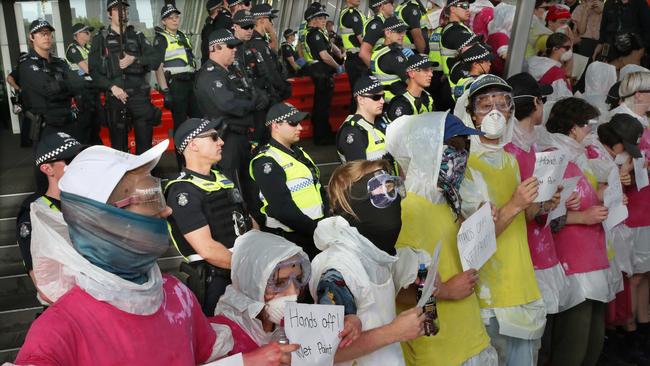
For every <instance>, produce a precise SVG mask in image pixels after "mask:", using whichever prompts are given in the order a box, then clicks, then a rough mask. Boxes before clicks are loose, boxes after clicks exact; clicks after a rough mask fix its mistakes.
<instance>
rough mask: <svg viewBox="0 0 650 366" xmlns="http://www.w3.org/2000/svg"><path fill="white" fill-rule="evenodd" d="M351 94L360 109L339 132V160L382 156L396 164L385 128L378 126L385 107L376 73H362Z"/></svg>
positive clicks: (374, 158) (337, 142) (378, 157)
mask: <svg viewBox="0 0 650 366" xmlns="http://www.w3.org/2000/svg"><path fill="white" fill-rule="evenodd" d="M352 96H353V97H354V98H355V99H356V100H357V109H356V111H355V113H354V114H351V115H349V116H348V117H347V118H346V119H345V122H343V125H341V128H339V132H338V133H337V135H336V150H337V152H338V153H339V159H341V162H343V163H346V162H349V161H353V160H379V159H386V160H389V161H391V162H393V163H394V160H393V158H392V157H391V156H390V154H389V153H388V152H387V151H386V147H385V140H386V136H385V129H383V128H382V127H383V126H379V125H378V122H379V121H380V118H379V117H380V116H381V114H382V113H383V108H384V88H383V87H382V86H381V83H380V82H379V80H377V78H376V77H374V76H369V75H363V76H361V77H360V78H359V80H357V83H356V84H354V89H352ZM393 165H394V164H393ZM396 171H397V170H395V172H396Z"/></svg>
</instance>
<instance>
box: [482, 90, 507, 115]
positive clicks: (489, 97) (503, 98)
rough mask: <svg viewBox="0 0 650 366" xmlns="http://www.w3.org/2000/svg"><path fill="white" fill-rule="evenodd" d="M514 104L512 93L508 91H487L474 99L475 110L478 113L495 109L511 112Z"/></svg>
mask: <svg viewBox="0 0 650 366" xmlns="http://www.w3.org/2000/svg"><path fill="white" fill-rule="evenodd" d="M513 106H514V104H513V102H512V95H511V94H510V93H508V92H492V93H486V94H482V95H479V96H478V97H476V99H475V100H474V112H476V114H478V115H486V114H488V113H490V111H491V110H493V109H497V110H499V111H500V112H502V113H506V112H510V111H511V110H512V107H513Z"/></svg>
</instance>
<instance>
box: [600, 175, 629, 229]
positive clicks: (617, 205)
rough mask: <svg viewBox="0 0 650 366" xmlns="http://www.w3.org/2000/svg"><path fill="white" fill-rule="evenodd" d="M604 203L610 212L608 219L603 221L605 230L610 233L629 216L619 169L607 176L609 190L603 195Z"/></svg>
mask: <svg viewBox="0 0 650 366" xmlns="http://www.w3.org/2000/svg"><path fill="white" fill-rule="evenodd" d="M603 203H604V204H605V207H607V209H608V210H609V212H608V214H607V218H606V219H605V221H603V228H605V230H606V231H610V230H611V229H612V228H614V226H616V225H618V224H620V223H621V222H623V220H625V219H627V216H628V212H627V207H626V206H625V205H624V204H623V186H622V185H621V180H620V178H619V173H618V169H612V171H610V172H609V176H607V189H605V192H604V194H603Z"/></svg>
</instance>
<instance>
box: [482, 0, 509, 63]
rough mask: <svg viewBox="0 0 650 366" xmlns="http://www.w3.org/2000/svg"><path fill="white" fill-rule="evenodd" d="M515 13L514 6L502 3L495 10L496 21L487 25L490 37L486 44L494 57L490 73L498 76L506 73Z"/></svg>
mask: <svg viewBox="0 0 650 366" xmlns="http://www.w3.org/2000/svg"><path fill="white" fill-rule="evenodd" d="M515 11H516V7H515V6H514V5H510V4H505V3H501V4H499V5H497V6H496V7H495V8H494V19H492V21H491V22H490V23H488V25H487V30H488V35H487V39H486V41H485V42H486V43H487V44H488V45H489V46H490V47H491V48H492V55H493V59H492V66H491V67H490V73H492V74H494V75H497V76H502V75H503V72H504V71H505V65H506V60H507V59H508V45H509V44H510V33H511V32H512V24H513V23H514V21H515Z"/></svg>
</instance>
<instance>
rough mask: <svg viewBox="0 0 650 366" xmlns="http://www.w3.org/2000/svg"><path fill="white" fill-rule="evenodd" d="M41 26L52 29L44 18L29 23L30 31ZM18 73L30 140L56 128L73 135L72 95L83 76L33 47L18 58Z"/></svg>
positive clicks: (56, 130)
mask: <svg viewBox="0 0 650 366" xmlns="http://www.w3.org/2000/svg"><path fill="white" fill-rule="evenodd" d="M43 28H49V29H50V30H52V31H54V28H53V27H52V26H51V25H50V24H49V23H48V22H47V21H46V20H43V19H39V20H35V21H33V22H32V23H31V24H30V27H29V30H30V34H33V33H35V32H39V31H40V30H41V29H43ZM18 75H19V80H20V86H21V98H22V100H23V103H24V104H23V108H24V109H25V116H26V117H28V118H29V120H30V121H31V126H30V133H31V137H32V140H34V141H38V140H39V139H40V138H41V137H42V136H45V135H49V134H52V133H55V132H59V131H62V132H67V133H68V134H70V135H73V136H75V135H76V134H77V133H76V132H77V131H76V124H77V122H76V115H74V113H73V111H72V109H71V103H72V97H73V96H74V95H75V94H77V93H78V92H79V91H81V90H83V79H82V78H80V77H79V76H78V75H77V74H76V73H74V72H73V71H72V70H70V67H69V66H68V64H67V62H65V60H63V59H60V58H58V57H54V56H52V55H50V57H49V59H47V58H43V57H41V56H40V55H39V54H38V53H36V51H35V50H34V49H33V48H32V49H30V50H29V52H28V53H27V54H25V55H24V56H22V57H21V58H20V60H19V64H18Z"/></svg>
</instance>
